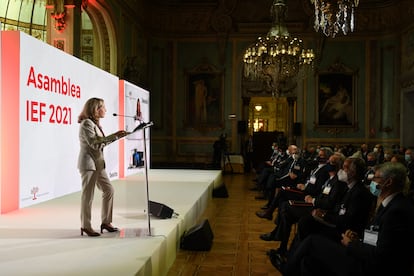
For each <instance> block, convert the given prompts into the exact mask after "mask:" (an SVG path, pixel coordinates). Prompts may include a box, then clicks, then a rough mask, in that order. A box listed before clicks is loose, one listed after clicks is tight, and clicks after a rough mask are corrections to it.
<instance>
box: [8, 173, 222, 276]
mask: <svg viewBox="0 0 414 276" xmlns="http://www.w3.org/2000/svg"><path fill="white" fill-rule="evenodd" d="M148 180H149V181H148V183H149V196H150V200H152V201H155V202H160V203H163V204H165V205H167V206H168V207H170V208H172V209H174V212H175V213H177V214H178V216H177V217H172V218H168V219H160V218H156V217H153V216H151V217H150V225H151V236H149V235H147V234H145V231H147V230H148V218H147V213H146V210H144V209H146V195H145V194H143V193H145V188H144V186H145V184H146V181H145V174H144V173H140V174H135V175H132V176H128V177H126V178H125V179H119V180H114V181H113V185H114V188H115V201H114V216H113V224H114V225H115V226H117V227H119V228H120V229H121V231H120V232H117V233H107V232H104V234H103V235H101V236H100V237H87V236H81V235H80V217H79V215H80V192H76V193H73V194H70V195H66V196H63V197H60V198H56V199H53V200H50V201H47V202H43V203H40V204H36V205H33V206H29V207H26V208H21V209H19V210H16V211H14V212H10V213H7V214H4V215H1V216H0V254H1V255H0V271H1V274H2V275H145V276H148V275H166V274H167V272H168V270H169V268H170V267H171V265H172V264H173V262H174V260H175V257H176V253H177V251H178V249H179V243H180V238H181V236H182V235H183V233H184V232H185V231H186V230H188V229H189V228H191V227H192V226H194V225H196V224H197V223H199V222H200V221H199V219H200V216H201V215H202V214H203V212H204V210H205V208H206V207H207V204H208V201H209V200H210V199H211V197H212V190H213V188H214V187H218V186H219V185H221V184H222V174H221V171H217V170H149V172H148ZM79 185H80V179H79ZM100 206H101V192H100V191H98V190H96V193H95V199H94V208H93V218H92V225H93V226H94V227H95V230H97V231H98V230H99V225H100V222H101V221H100Z"/></svg>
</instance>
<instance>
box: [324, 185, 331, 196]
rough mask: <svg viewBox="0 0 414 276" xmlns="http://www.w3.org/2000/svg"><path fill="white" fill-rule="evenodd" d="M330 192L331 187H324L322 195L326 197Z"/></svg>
mask: <svg viewBox="0 0 414 276" xmlns="http://www.w3.org/2000/svg"><path fill="white" fill-rule="evenodd" d="M330 191H331V187H330V186H326V187H325V188H324V189H323V191H322V193H323V194H324V195H328V194H329V192H330Z"/></svg>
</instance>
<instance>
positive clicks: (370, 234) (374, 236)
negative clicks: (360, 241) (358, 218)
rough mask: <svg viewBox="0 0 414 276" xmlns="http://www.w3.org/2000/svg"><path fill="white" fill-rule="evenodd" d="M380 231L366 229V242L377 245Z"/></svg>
mask: <svg viewBox="0 0 414 276" xmlns="http://www.w3.org/2000/svg"><path fill="white" fill-rule="evenodd" d="M377 240H378V232H377V231H374V230H368V229H365V231H364V243H366V244H370V245H373V246H377Z"/></svg>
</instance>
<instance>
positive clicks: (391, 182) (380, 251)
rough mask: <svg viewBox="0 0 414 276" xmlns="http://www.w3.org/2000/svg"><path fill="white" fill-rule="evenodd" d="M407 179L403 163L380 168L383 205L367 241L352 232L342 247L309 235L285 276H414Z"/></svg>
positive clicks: (413, 212)
mask: <svg viewBox="0 0 414 276" xmlns="http://www.w3.org/2000/svg"><path fill="white" fill-rule="evenodd" d="M405 179H406V168H405V167H404V165H402V164H400V163H393V162H386V163H384V164H382V165H380V166H379V167H378V168H376V170H375V176H374V180H375V181H376V182H377V183H378V186H379V188H380V190H381V193H380V195H379V197H378V202H379V204H378V208H377V210H376V214H375V216H374V218H373V220H372V222H371V223H370V224H369V227H368V229H367V230H365V232H364V235H363V238H360V237H362V236H359V235H358V234H357V233H355V232H354V231H352V230H349V229H348V230H346V231H345V232H344V233H343V234H342V239H341V242H340V243H338V242H334V241H332V240H329V239H327V238H326V237H323V236H320V235H311V236H309V237H308V238H306V239H305V240H304V241H303V242H302V244H301V245H300V247H299V248H298V249H297V250H296V252H295V254H294V255H292V256H291V259H289V262H288V265H287V267H286V271H284V274H283V275H286V276H289V275H352V276H354V275H355V276H366V275H375V276H388V275H401V276H409V275H412V269H413V259H414V251H413V250H412V249H413V247H414V235H413V233H414V206H413V205H412V203H411V202H410V201H409V200H407V198H406V197H405V196H404V195H403V193H402V191H403V188H404V183H405Z"/></svg>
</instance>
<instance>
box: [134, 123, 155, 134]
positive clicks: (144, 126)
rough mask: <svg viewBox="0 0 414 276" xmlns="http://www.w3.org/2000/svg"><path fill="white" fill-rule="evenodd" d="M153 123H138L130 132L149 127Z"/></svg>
mask: <svg viewBox="0 0 414 276" xmlns="http://www.w3.org/2000/svg"><path fill="white" fill-rule="evenodd" d="M153 125H154V123H153V122H148V123H140V124H139V125H138V126H137V127H136V128H135V129H134V130H133V131H132V132H135V131H137V130H140V129H144V128H147V127H150V126H153Z"/></svg>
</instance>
